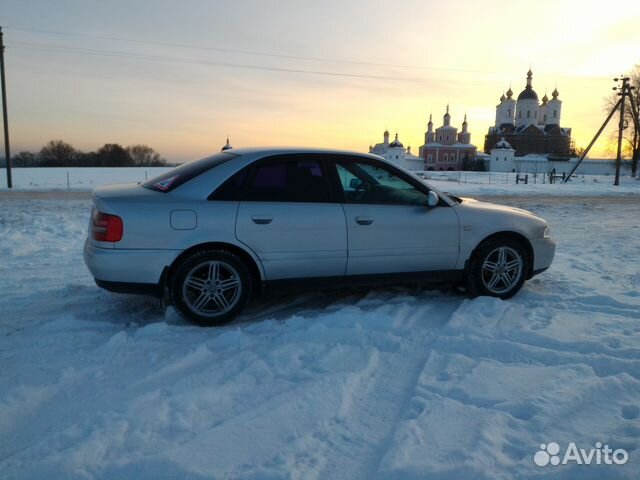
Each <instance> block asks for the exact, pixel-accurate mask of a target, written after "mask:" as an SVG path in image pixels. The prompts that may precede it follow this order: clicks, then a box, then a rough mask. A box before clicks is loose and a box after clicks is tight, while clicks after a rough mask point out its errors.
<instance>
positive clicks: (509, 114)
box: [507, 109, 511, 117]
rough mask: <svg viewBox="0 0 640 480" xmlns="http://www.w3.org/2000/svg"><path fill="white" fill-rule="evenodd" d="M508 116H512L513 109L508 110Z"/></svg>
mask: <svg viewBox="0 0 640 480" xmlns="http://www.w3.org/2000/svg"><path fill="white" fill-rule="evenodd" d="M507 116H508V117H510V116H511V109H509V110H507Z"/></svg>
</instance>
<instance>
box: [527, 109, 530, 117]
mask: <svg viewBox="0 0 640 480" xmlns="http://www.w3.org/2000/svg"><path fill="white" fill-rule="evenodd" d="M527 118H531V110H527Z"/></svg>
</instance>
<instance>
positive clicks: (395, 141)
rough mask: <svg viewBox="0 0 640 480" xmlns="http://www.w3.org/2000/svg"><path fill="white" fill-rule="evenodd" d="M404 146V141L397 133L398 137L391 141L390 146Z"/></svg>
mask: <svg viewBox="0 0 640 480" xmlns="http://www.w3.org/2000/svg"><path fill="white" fill-rule="evenodd" d="M398 147H399V148H404V145H402V142H401V141H400V140H398V134H397V133H396V138H395V140H394V141H393V142H391V143H390V144H389V148H398Z"/></svg>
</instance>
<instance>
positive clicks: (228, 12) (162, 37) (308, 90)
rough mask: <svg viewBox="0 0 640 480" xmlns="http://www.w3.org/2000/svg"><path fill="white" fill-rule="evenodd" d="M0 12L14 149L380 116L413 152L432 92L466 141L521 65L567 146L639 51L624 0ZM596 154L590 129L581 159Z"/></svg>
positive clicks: (339, 142) (352, 134)
mask: <svg viewBox="0 0 640 480" xmlns="http://www.w3.org/2000/svg"><path fill="white" fill-rule="evenodd" d="M623 12H626V15H624V14H623ZM0 24H1V25H2V26H3V31H4V34H5V35H4V39H5V44H6V45H7V49H6V58H5V62H6V68H7V76H8V77H7V80H8V85H7V88H8V95H9V102H8V104H9V114H10V134H11V140H12V151H13V152H14V153H17V152H18V151H21V150H32V151H34V150H38V149H39V148H40V147H41V146H42V145H43V144H44V143H46V142H47V141H48V140H50V139H57V138H60V139H64V140H65V141H68V142H69V143H71V144H73V145H74V146H75V147H76V148H79V149H81V150H93V149H96V148H98V147H99V146H101V145H103V144H104V143H120V144H122V145H129V144H133V143H146V144H148V145H150V146H153V147H154V148H155V149H156V150H158V151H159V152H160V153H161V154H162V155H163V156H164V157H166V158H167V159H169V160H171V161H184V160H190V159H193V158H198V157H201V156H204V155H207V154H209V153H211V152H214V151H217V150H219V149H220V147H221V146H222V144H223V143H224V141H225V138H226V135H227V134H229V136H230V137H231V143H232V145H233V146H235V147H240V146H259V145H300V146H318V147H336V148H348V149H354V150H359V151H366V149H367V148H368V146H369V144H370V143H375V142H379V141H381V137H382V132H383V130H384V129H385V128H388V129H389V130H390V131H391V132H392V134H393V133H394V132H396V131H397V132H399V134H400V139H401V140H402V141H403V143H404V144H405V146H406V145H411V146H412V147H413V150H414V152H417V149H418V146H419V145H421V144H422V143H423V142H424V138H423V137H424V131H425V129H426V124H427V120H428V117H429V113H431V112H432V113H433V115H434V122H435V124H436V126H438V125H440V124H441V122H442V115H443V113H444V110H445V106H446V104H447V103H450V105H451V114H452V122H453V123H454V124H455V125H456V126H459V124H460V123H461V122H462V118H463V115H464V114H465V113H467V114H468V121H469V129H470V130H471V132H472V138H471V139H472V143H474V144H476V145H478V147H479V148H480V149H481V148H482V146H483V143H484V134H485V133H486V130H487V127H488V126H489V125H490V124H492V123H493V120H494V115H495V105H496V103H497V102H498V98H499V97H500V95H501V94H502V92H503V91H505V90H507V89H508V88H509V84H510V83H511V84H512V88H513V90H514V92H515V94H516V95H517V94H518V93H519V92H520V90H522V88H523V87H524V85H525V75H526V71H527V70H528V69H529V66H531V67H532V69H533V72H534V77H533V86H534V89H535V90H536V91H537V92H538V94H539V96H540V97H542V95H544V93H545V91H547V92H548V93H549V95H550V93H551V91H552V90H553V89H554V87H555V86H556V85H557V88H558V90H559V91H560V99H561V100H563V102H564V103H563V118H562V124H563V126H566V127H572V128H573V136H574V138H575V140H576V143H577V145H578V146H585V145H586V144H587V143H588V142H589V140H590V139H591V137H592V136H593V134H594V133H595V131H596V129H597V128H598V127H599V126H600V124H601V122H602V121H603V119H604V115H605V113H604V112H603V106H604V98H605V97H606V96H607V95H609V93H610V92H611V87H612V86H613V82H612V80H611V79H612V77H613V76H616V75H618V74H620V73H624V72H627V71H629V70H630V69H631V67H632V66H633V65H634V64H637V63H640V48H639V46H640V27H639V25H640V2H638V1H633V0H626V1H619V2H615V3H606V2H603V1H593V0H591V1H590V0H586V1H585V0H582V1H571V0H560V1H559V0H555V1H551V0H538V1H535V2H534V1H531V0H526V1H520V0H513V1H511V2H503V1H499V2H497V1H486V2H477V1H471V0H459V1H456V2H448V1H444V0H442V1H434V0H406V1H403V0H400V1H397V2H379V1H374V0H366V1H365V0H343V1H335V0H332V1H311V0H291V1H266V0H265V1H259V0H252V1H242V0H238V1H233V2H230V1H221V2H217V1H212V0H206V1H193V0H184V1H168V0H127V1H122V0H110V1H88V0H59V1H57V0H41V1H34V0H3V1H2V4H1V5H0ZM47 32H49V33H47ZM51 32H62V33H64V32H66V33H67V34H66V35H63V34H60V33H51ZM70 33H71V34H82V35H69V34H70ZM94 37H108V38H109V39H106V38H102V39H100V38H94ZM122 39H128V40H138V41H137V42H136V41H122ZM142 41H143V42H142ZM161 42H164V44H158V43H161ZM187 45H190V46H192V47H206V48H188V47H187ZM301 57H303V58H301ZM609 155H610V154H609V152H606V151H605V146H604V143H603V142H601V143H600V144H599V145H598V148H597V149H596V151H595V152H594V155H592V157H593V156H609Z"/></svg>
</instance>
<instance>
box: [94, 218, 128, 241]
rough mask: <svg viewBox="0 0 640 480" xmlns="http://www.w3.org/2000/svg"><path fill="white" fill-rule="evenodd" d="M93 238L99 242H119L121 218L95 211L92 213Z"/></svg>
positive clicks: (120, 238)
mask: <svg viewBox="0 0 640 480" xmlns="http://www.w3.org/2000/svg"><path fill="white" fill-rule="evenodd" d="M92 232H93V239H94V240H97V241H99V242H119V241H120V240H122V219H121V218H120V217H118V216H117V215H109V214H107V213H102V212H98V211H95V212H94V213H93V228H92Z"/></svg>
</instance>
